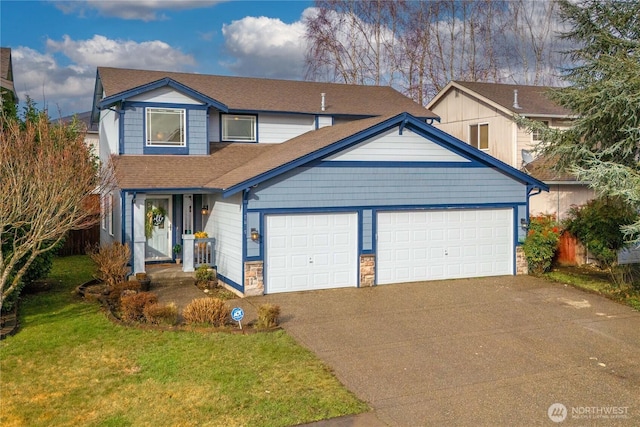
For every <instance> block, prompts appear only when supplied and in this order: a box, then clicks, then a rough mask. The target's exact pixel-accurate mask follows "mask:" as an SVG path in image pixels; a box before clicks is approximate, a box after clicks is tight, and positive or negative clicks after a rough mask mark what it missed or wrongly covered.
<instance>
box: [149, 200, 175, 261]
mask: <svg viewBox="0 0 640 427" xmlns="http://www.w3.org/2000/svg"><path fill="white" fill-rule="evenodd" d="M170 213H171V199H170V198H169V197H156V198H153V199H147V200H146V208H145V235H146V237H147V244H146V246H145V251H146V252H145V254H146V256H145V258H146V260H148V261H153V260H163V259H171V215H170Z"/></svg>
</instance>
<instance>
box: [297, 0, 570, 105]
mask: <svg viewBox="0 0 640 427" xmlns="http://www.w3.org/2000/svg"><path fill="white" fill-rule="evenodd" d="M315 5H316V8H317V14H316V15H314V16H312V17H311V18H309V19H308V20H307V21H306V25H307V31H306V37H307V41H308V43H309V50H308V53H307V58H306V67H307V76H306V77H307V78H309V79H311V80H328V81H340V82H344V83H354V84H385V85H392V86H395V87H396V88H398V89H399V90H401V91H402V92H403V93H405V94H406V95H407V96H410V97H411V98H412V99H414V100H415V101H416V102H419V103H420V104H422V105H424V104H426V103H427V102H428V101H429V100H430V99H431V98H432V97H433V96H434V95H435V94H436V93H437V92H438V91H439V90H441V89H442V88H443V87H444V86H445V85H446V84H447V83H448V82H449V81H451V80H467V81H485V82H501V81H509V82H515V83H521V84H552V83H556V82H557V77H556V74H557V73H556V70H557V69H558V68H559V67H560V66H561V64H560V63H559V61H558V60H557V59H556V58H559V55H558V53H557V52H556V51H555V50H556V49H557V48H558V43H559V39H558V38H557V37H556V34H555V30H556V29H557V28H559V25H560V23H559V21H558V19H557V17H556V15H555V11H556V6H555V1H554V0H541V1H536V2H531V1H525V0H514V1H508V0H498V1H495V0H473V1H458V0H437V1H435V0H434V1H406V2H405V1H402V2H391V1H381V0H376V1H357V0H319V1H316V3H315Z"/></svg>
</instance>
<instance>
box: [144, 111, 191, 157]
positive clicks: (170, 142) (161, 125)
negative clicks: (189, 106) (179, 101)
mask: <svg viewBox="0 0 640 427" xmlns="http://www.w3.org/2000/svg"><path fill="white" fill-rule="evenodd" d="M146 111H147V146H151V147H184V146H186V144H187V142H186V139H185V134H186V132H185V129H186V110H185V109H183V108H156V107H147V108H146Z"/></svg>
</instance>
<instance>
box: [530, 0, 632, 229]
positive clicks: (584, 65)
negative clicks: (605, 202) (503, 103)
mask: <svg viewBox="0 0 640 427" xmlns="http://www.w3.org/2000/svg"><path fill="white" fill-rule="evenodd" d="M560 10H561V15H562V18H563V19H564V20H565V21H566V22H567V23H568V24H569V27H570V29H569V30H568V31H567V32H565V33H564V34H563V35H562V36H563V37H564V38H565V39H568V40H569V41H571V42H572V43H577V44H578V47H577V48H575V49H573V50H571V51H570V52H568V53H567V54H568V55H569V56H570V63H572V64H576V65H575V66H573V67H571V68H569V69H565V70H563V74H564V79H565V80H566V82H567V83H568V86H567V87H564V88H561V89H556V90H554V91H552V92H551V93H550V97H551V99H552V100H554V101H555V102H556V103H557V104H559V105H561V106H563V107H565V108H567V109H569V110H571V111H572V112H573V113H574V114H575V115H576V117H577V118H576V120H575V122H574V123H573V127H572V128H570V129H568V130H565V131H560V130H554V129H546V128H543V127H539V126H535V125H531V124H530V127H534V128H537V129H538V130H540V131H541V132H542V133H543V141H544V142H543V143H542V144H541V146H539V147H538V149H539V151H541V152H542V153H543V154H545V155H550V156H553V157H554V158H555V159H557V167H558V169H560V170H568V171H570V172H572V173H574V174H575V175H576V176H577V177H578V178H579V179H581V180H584V181H588V182H591V185H592V187H593V188H594V189H595V190H596V192H597V193H599V194H602V195H618V196H621V197H622V198H623V199H624V200H626V201H627V202H628V203H629V204H630V205H631V206H633V207H634V208H635V209H636V211H638V210H639V209H640V163H639V162H640V3H639V2H637V1H627V0H606V1H602V0H581V1H578V2H575V1H570V0H561V1H560ZM623 231H624V232H625V235H626V237H627V238H630V239H632V240H635V241H640V221H637V222H635V223H634V224H631V225H628V226H625V227H623Z"/></svg>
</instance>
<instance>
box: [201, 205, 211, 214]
mask: <svg viewBox="0 0 640 427" xmlns="http://www.w3.org/2000/svg"><path fill="white" fill-rule="evenodd" d="M201 212H202V215H209V205H203V206H202V211H201Z"/></svg>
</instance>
